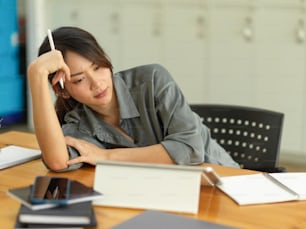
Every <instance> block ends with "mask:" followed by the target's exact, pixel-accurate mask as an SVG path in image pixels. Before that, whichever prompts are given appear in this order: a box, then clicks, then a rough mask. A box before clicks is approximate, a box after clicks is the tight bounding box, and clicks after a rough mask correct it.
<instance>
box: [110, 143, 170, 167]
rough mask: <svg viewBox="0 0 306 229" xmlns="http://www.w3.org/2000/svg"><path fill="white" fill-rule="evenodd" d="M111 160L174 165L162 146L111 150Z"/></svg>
mask: <svg viewBox="0 0 306 229" xmlns="http://www.w3.org/2000/svg"><path fill="white" fill-rule="evenodd" d="M108 157H109V160H114V161H131V162H143V163H161V164H174V161H173V160H172V159H171V158H170V156H169V154H168V152H167V151H166V149H165V148H164V147H163V146H162V144H156V145H151V146H146V147H139V148H118V149H111V150H109V154H108Z"/></svg>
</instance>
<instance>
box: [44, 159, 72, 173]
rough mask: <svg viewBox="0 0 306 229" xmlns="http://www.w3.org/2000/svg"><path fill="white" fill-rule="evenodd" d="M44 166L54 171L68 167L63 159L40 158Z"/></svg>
mask: <svg viewBox="0 0 306 229" xmlns="http://www.w3.org/2000/svg"><path fill="white" fill-rule="evenodd" d="M42 160H43V163H44V164H45V166H46V167H47V168H48V169H49V170H51V171H54V172H61V171H64V170H65V169H67V168H68V165H67V163H66V161H63V160H46V159H44V158H43V159H42Z"/></svg>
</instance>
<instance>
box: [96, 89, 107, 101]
mask: <svg viewBox="0 0 306 229" xmlns="http://www.w3.org/2000/svg"><path fill="white" fill-rule="evenodd" d="M106 94H107V88H106V89H105V90H103V91H101V92H99V93H98V94H96V95H95V96H94V97H95V98H97V99H99V98H103V97H105V96H106Z"/></svg>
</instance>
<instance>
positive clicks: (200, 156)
mask: <svg viewBox="0 0 306 229" xmlns="http://www.w3.org/2000/svg"><path fill="white" fill-rule="evenodd" d="M155 75H156V77H155V78H156V80H155V84H154V87H155V96H156V106H157V107H156V110H157V113H158V116H159V117H160V119H161V122H162V125H163V131H164V133H163V135H164V138H163V140H162V142H161V144H162V145H163V146H164V147H165V149H166V150H167V151H168V153H169V155H170V157H171V158H172V159H173V160H174V161H175V162H176V163H177V164H201V163H203V162H204V147H203V136H202V134H201V132H202V123H201V122H200V119H198V118H197V116H196V115H195V114H194V113H193V112H192V111H191V109H190V107H189V105H188V104H187V102H186V101H185V98H184V96H183V93H182V92H181V90H180V88H179V87H178V85H177V84H176V83H175V82H174V80H173V79H172V77H171V76H170V74H169V73H168V71H167V70H165V69H164V68H163V67H161V66H158V67H157V68H156V70H155Z"/></svg>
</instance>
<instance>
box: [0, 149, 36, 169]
mask: <svg viewBox="0 0 306 229" xmlns="http://www.w3.org/2000/svg"><path fill="white" fill-rule="evenodd" d="M40 157H41V151H40V150H35V149H30V148H25V147H20V146H14V145H11V146H6V147H4V148H1V149H0V169H4V168H8V167H11V166H14V165H18V164H21V163H24V162H27V161H31V160H34V159H37V158H40Z"/></svg>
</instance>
